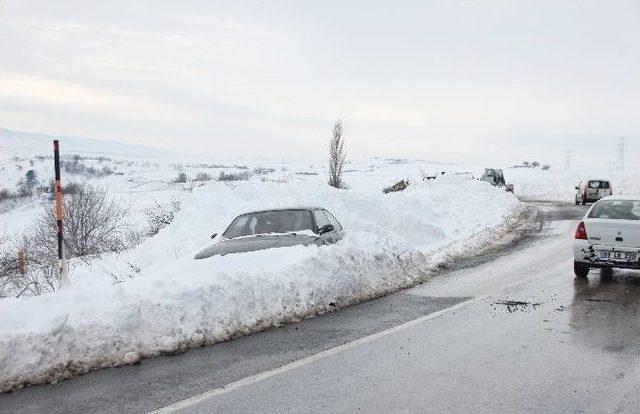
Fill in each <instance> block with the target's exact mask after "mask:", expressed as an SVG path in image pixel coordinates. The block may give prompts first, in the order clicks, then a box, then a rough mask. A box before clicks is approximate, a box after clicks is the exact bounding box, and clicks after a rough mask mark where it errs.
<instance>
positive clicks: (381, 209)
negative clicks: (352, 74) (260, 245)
mask: <svg viewBox="0 0 640 414" xmlns="http://www.w3.org/2000/svg"><path fill="white" fill-rule="evenodd" d="M414 182H415V184H412V185H411V186H410V187H409V188H408V189H407V190H405V191H403V192H400V193H393V194H388V195H383V194H382V192H381V191H380V189H381V187H380V185H379V184H378V183H371V182H370V181H369V178H367V177H366V176H365V175H363V178H362V181H361V182H358V181H357V179H356V177H355V176H354V177H352V179H351V181H350V184H351V185H352V188H351V189H350V190H336V189H332V188H329V187H328V186H326V184H325V183H324V179H320V177H318V179H314V180H302V179H300V180H298V181H294V182H289V183H278V182H262V181H259V180H257V179H256V180H251V181H248V182H240V183H234V184H233V185H232V186H230V185H225V184H224V183H221V182H210V183H208V184H207V185H206V186H203V187H200V188H196V189H195V190H194V191H193V193H191V194H189V195H188V196H187V198H186V199H183V205H184V207H183V209H182V210H181V211H180V212H179V213H178V214H177V216H176V218H175V220H174V221H173V223H172V224H171V225H169V226H168V227H167V228H165V229H163V230H162V231H160V233H159V234H157V235H156V236H154V237H151V238H149V239H147V240H145V241H144V242H143V243H142V244H140V245H138V246H137V247H136V248H134V249H131V250H130V251H126V252H123V253H120V254H117V255H116V254H112V255H104V256H103V257H101V258H95V259H93V260H91V261H89V262H88V263H85V262H84V261H78V262H74V263H73V281H72V284H71V286H67V287H65V288H63V289H60V290H59V291H57V292H55V293H52V294H49V295H45V296H40V297H33V298H21V299H15V298H10V299H4V300H1V301H0V332H2V335H1V337H0V390H3V391H6V390H10V389H12V388H15V387H20V386H23V385H24V384H33V383H40V382H46V381H57V380H60V379H64V378H67V377H70V376H72V375H74V374H78V373H82V372H86V371H88V370H91V369H96V368H100V367H107V366H115V365H121V364H127V363H132V362H136V361H137V360H138V359H139V358H141V357H150V356H155V355H159V354H163V353H171V352H176V351H179V350H183V349H186V348H189V347H196V346H201V345H203V344H211V343H215V342H219V341H224V340H228V339H230V338H232V337H234V336H238V335H243V334H248V333H251V332H255V331H259V330H263V329H266V328H269V327H272V326H278V325H279V324H282V323H288V322H292V321H296V320H300V319H302V318H307V317H311V316H314V315H317V314H322V313H326V312H330V311H332V310H334V309H336V308H340V307H343V306H347V305H351V304H355V303H358V302H362V301H365V300H368V299H372V298H375V297H378V296H381V295H384V294H387V293H389V292H392V291H396V290H399V289H402V288H405V287H408V286H411V285H414V284H416V283H419V282H421V281H423V280H425V279H427V278H428V277H429V276H430V275H432V274H433V273H434V272H435V271H436V270H437V269H438V268H440V267H442V266H443V265H446V264H447V263H450V262H452V261H453V260H456V259H459V258H463V257H468V256H472V255H474V254H477V253H478V252H479V251H480V250H482V249H488V248H492V247H495V246H497V245H500V244H505V243H509V242H510V241H511V240H512V238H513V237H515V236H514V234H515V233H514V232H513V227H514V226H515V225H516V224H517V222H518V217H520V215H521V214H522V212H523V207H522V205H521V204H520V203H519V202H518V201H517V200H516V198H515V197H513V196H512V195H510V194H508V193H506V192H504V191H503V190H500V189H497V188H494V187H491V186H490V185H488V184H487V183H483V182H479V181H469V180H465V179H462V178H456V177H441V178H438V179H437V180H432V181H426V182H422V181H414ZM387 184H391V183H387ZM316 205H317V206H322V207H325V208H327V209H329V210H330V211H332V212H333V213H334V215H335V216H336V217H337V218H338V220H340V221H341V222H342V224H343V226H344V228H345V230H346V236H345V239H344V240H342V241H341V242H340V243H338V244H337V245H334V246H322V247H317V246H311V247H302V246H300V247H291V248H283V249H273V250H266V251H260V252H253V253H245V254H236V255H228V256H225V257H212V258H210V259H205V260H198V261H196V260H193V255H194V254H195V253H196V252H197V251H198V250H199V249H200V248H202V247H204V246H206V245H208V244H209V243H211V240H210V239H209V236H210V235H211V234H212V233H213V232H220V231H222V230H224V228H225V227H226V225H227V224H228V223H229V222H230V220H231V219H232V218H233V217H234V216H235V215H237V214H238V213H241V212H243V211H248V210H254V209H264V208H271V207H284V206H287V207H291V206H316ZM109 275H114V276H116V277H115V279H117V280H124V281H123V282H121V283H116V284H114V283H113V280H114V278H111V277H109ZM100 276H101V277H100Z"/></svg>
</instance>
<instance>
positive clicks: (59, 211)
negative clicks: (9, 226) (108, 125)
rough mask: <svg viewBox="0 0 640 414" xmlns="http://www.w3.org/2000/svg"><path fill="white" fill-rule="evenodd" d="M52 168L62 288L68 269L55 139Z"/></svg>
mask: <svg viewBox="0 0 640 414" xmlns="http://www.w3.org/2000/svg"><path fill="white" fill-rule="evenodd" d="M53 166H54V169H55V184H54V199H55V216H56V225H57V227H58V266H59V267H58V274H59V276H60V285H61V286H64V285H66V284H67V282H68V277H69V269H68V267H67V261H66V260H65V255H64V243H63V241H64V238H63V234H62V184H61V179H60V143H59V142H58V140H57V139H54V140H53Z"/></svg>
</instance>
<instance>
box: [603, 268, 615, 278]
mask: <svg viewBox="0 0 640 414" xmlns="http://www.w3.org/2000/svg"><path fill="white" fill-rule="evenodd" d="M612 277H613V267H603V268H601V269H600V279H602V280H611V278H612Z"/></svg>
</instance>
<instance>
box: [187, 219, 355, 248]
mask: <svg viewBox="0 0 640 414" xmlns="http://www.w3.org/2000/svg"><path fill="white" fill-rule="evenodd" d="M216 236H217V233H215V234H213V235H212V236H211V238H212V239H213V238H215V237H216ZM342 236H343V228H342V225H341V224H340V223H339V222H338V220H336V218H335V217H334V216H333V214H331V213H330V212H328V211H327V210H326V209H324V208H321V207H305V208H284V209H276V210H263V211H254V212H251V213H245V214H241V215H239V216H238V217H236V218H235V219H234V220H233V221H232V222H231V224H229V227H227V229H226V230H225V231H224V233H222V235H221V236H220V238H219V240H218V242H217V243H215V244H213V245H212V246H209V247H207V248H205V249H203V250H202V251H200V252H199V253H198V254H197V255H196V257H195V258H196V259H205V258H207V257H211V256H214V255H225V254H229V253H243V252H251V251H256V250H265V249H272V248H276V247H290V246H300V245H303V246H307V245H311V244H315V245H324V244H333V243H336V242H338V241H339V240H340V239H342Z"/></svg>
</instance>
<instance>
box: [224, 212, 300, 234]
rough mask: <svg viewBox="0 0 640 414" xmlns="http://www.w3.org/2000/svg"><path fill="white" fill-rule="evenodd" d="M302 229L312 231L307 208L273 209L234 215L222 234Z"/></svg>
mask: <svg viewBox="0 0 640 414" xmlns="http://www.w3.org/2000/svg"><path fill="white" fill-rule="evenodd" d="M302 230H311V231H313V218H312V216H311V211H309V210H273V211H261V212H257V213H247V214H243V215H241V216H238V217H236V219H235V220H233V222H231V224H230V225H229V227H228V228H227V230H226V231H225V232H224V234H223V236H224V237H226V238H228V239H232V238H234V237H242V236H251V235H254V234H265V233H287V232H296V231H302Z"/></svg>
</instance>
